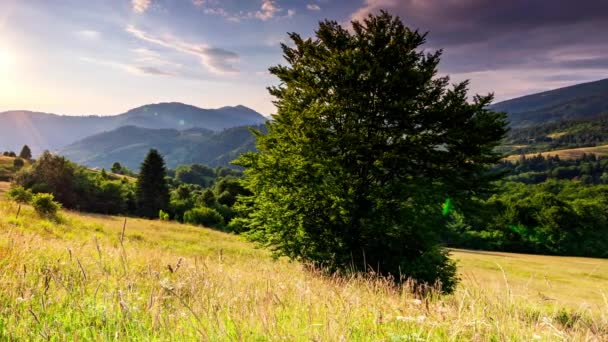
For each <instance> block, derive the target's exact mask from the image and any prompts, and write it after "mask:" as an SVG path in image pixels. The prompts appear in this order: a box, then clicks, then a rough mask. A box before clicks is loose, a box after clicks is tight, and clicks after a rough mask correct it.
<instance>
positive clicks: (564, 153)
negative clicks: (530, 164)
mask: <svg viewBox="0 0 608 342" xmlns="http://www.w3.org/2000/svg"><path fill="white" fill-rule="evenodd" d="M585 153H586V154H595V155H596V156H598V157H605V156H608V145H602V146H593V147H580V148H571V149H566V150H554V151H547V152H536V153H528V154H526V155H525V156H526V158H531V157H534V156H537V155H539V154H541V155H543V156H544V157H548V156H556V155H558V156H559V157H560V158H561V159H577V158H580V157H581V156H582V155H583V154H585ZM520 156H521V155H519V154H514V155H511V156H508V157H507V158H505V160H508V161H517V160H518V159H519V158H520Z"/></svg>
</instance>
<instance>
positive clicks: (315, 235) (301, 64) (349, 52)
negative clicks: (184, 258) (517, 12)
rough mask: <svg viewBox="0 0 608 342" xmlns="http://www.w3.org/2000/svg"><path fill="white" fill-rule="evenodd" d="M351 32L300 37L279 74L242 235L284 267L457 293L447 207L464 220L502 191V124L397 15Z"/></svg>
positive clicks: (334, 29) (249, 167)
mask: <svg viewBox="0 0 608 342" xmlns="http://www.w3.org/2000/svg"><path fill="white" fill-rule="evenodd" d="M352 25H353V27H352V30H348V29H346V28H344V27H342V26H340V25H339V24H338V23H336V22H333V21H324V22H322V23H320V25H319V28H318V30H317V31H316V34H315V37H314V38H311V39H306V40H304V39H302V37H301V36H300V35H298V34H296V33H292V34H290V37H291V40H292V41H293V45H292V46H293V47H291V46H288V45H285V44H284V45H283V46H282V49H283V54H284V58H285V60H286V62H287V65H279V66H275V67H272V68H271V69H270V72H271V73H272V74H273V75H275V76H276V77H278V79H279V81H280V83H279V85H278V86H275V87H271V88H269V91H270V93H271V95H273V96H274V97H275V98H276V100H275V104H276V106H277V114H276V115H275V116H274V120H272V121H271V122H269V123H267V128H268V132H267V134H263V133H262V132H259V131H258V132H255V134H256V138H257V149H258V152H251V153H247V154H244V155H243V156H241V157H240V158H239V159H238V161H237V163H238V164H239V165H241V166H243V167H245V175H246V179H245V184H246V185H247V187H248V189H249V190H250V191H251V192H252V193H253V195H252V196H246V197H242V198H241V202H240V204H239V207H240V210H241V211H242V213H243V214H244V219H242V220H241V223H242V225H243V227H244V229H247V230H249V233H248V234H249V236H250V237H251V238H252V239H254V240H257V241H260V242H262V243H264V244H265V245H267V246H269V247H271V248H272V249H273V251H274V252H275V253H277V254H278V255H286V256H289V257H291V258H294V259H298V260H303V261H307V262H312V263H314V264H317V265H320V266H323V267H325V268H326V269H328V270H330V271H343V270H358V271H369V270H373V271H375V272H377V273H380V274H384V275H388V276H392V277H394V278H395V280H397V281H400V280H403V279H405V278H408V277H411V278H414V279H417V280H419V281H421V282H426V283H434V282H441V284H442V286H443V289H444V290H445V291H451V290H452V289H453V287H454V285H455V281H456V279H455V278H456V276H455V272H456V270H455V265H454V263H453V262H451V261H450V260H449V258H448V256H447V252H445V251H444V250H442V249H441V248H439V247H438V241H439V238H438V232H439V230H440V229H442V228H443V227H444V226H445V217H443V215H442V214H441V209H442V203H444V202H445V201H446V199H450V201H451V203H454V205H455V206H461V207H465V206H466V203H467V199H468V198H470V197H472V196H480V195H481V194H484V193H487V192H489V191H490V190H491V187H490V186H489V184H490V181H491V180H492V179H493V176H492V175H490V174H489V173H488V172H487V171H488V168H489V166H491V165H493V164H495V163H496V162H497V161H498V160H499V159H500V157H501V156H500V155H499V154H498V153H496V152H495V151H494V150H495V147H496V146H497V144H498V143H499V141H500V140H501V139H502V138H503V137H504V135H505V133H506V118H505V114H504V113H496V112H493V111H491V110H490V109H488V105H489V104H490V103H491V101H492V96H491V95H488V96H479V95H476V96H473V97H472V100H471V101H469V100H468V89H467V85H468V83H467V82H462V83H458V84H455V85H453V86H451V87H450V86H449V78H448V77H439V76H438V74H437V66H438V64H439V61H440V56H441V51H437V52H433V53H425V52H423V51H422V45H423V44H424V43H425V34H421V33H419V32H418V31H414V30H411V29H409V28H407V27H405V26H404V25H403V23H402V22H401V21H400V19H399V18H396V17H392V16H391V15H389V14H388V13H386V12H382V13H381V14H380V15H377V16H372V15H370V16H369V17H368V18H366V19H365V20H364V21H362V22H357V21H355V22H353V23H352Z"/></svg>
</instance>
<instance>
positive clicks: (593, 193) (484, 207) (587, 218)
mask: <svg viewBox="0 0 608 342" xmlns="http://www.w3.org/2000/svg"><path fill="white" fill-rule="evenodd" d="M501 190H502V191H501V192H500V193H498V194H496V195H494V196H492V197H491V198H489V199H488V200H487V201H480V202H478V211H477V212H476V213H471V215H470V216H465V215H462V214H461V213H454V215H453V216H452V217H451V223H450V224H449V225H448V231H447V232H445V234H444V240H445V241H446V242H447V243H448V244H450V245H452V246H457V247H465V248H477V249H485V250H502V251H510V252H523V253H537V254H555V255H575V256H586V257H608V185H587V186H585V185H583V184H581V182H577V181H557V180H550V181H547V182H544V183H541V184H537V185H525V184H522V183H514V182H505V183H504V184H502V186H501Z"/></svg>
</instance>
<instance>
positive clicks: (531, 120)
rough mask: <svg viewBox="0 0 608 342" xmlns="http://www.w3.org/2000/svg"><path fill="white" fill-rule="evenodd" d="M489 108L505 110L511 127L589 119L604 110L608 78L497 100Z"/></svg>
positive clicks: (607, 103) (607, 105)
mask: <svg viewBox="0 0 608 342" xmlns="http://www.w3.org/2000/svg"><path fill="white" fill-rule="evenodd" d="M492 109H494V110H497V111H503V112H506V113H508V114H509V120H510V122H511V126H512V127H526V126H533V125H536V124H540V123H547V122H554V121H560V120H580V119H586V118H590V117H593V116H596V115H598V114H602V113H608V79H604V80H600V81H595V82H589V83H583V84H577V85H574V86H570V87H565V88H560V89H555V90H549V91H545V92H542V93H537V94H532V95H527V96H523V97H519V98H515V99H512V100H508V101H504V102H499V103H496V104H494V105H493V106H492Z"/></svg>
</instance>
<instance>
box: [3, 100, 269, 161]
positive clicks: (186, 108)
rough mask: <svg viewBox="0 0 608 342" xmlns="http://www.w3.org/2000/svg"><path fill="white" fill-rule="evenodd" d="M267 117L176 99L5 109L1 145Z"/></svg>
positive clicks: (219, 125) (60, 144)
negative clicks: (116, 110) (117, 107)
mask: <svg viewBox="0 0 608 342" xmlns="http://www.w3.org/2000/svg"><path fill="white" fill-rule="evenodd" d="M266 120H267V119H266V118H265V117H264V116H263V115H261V114H260V113H258V112H256V111H254V110H252V109H250V108H247V107H244V106H236V107H222V108H218V109H202V108H198V107H195V106H191V105H186V104H183V103H177V102H173V103H158V104H150V105H145V106H141V107H138V108H134V109H131V110H129V111H128V112H126V113H123V114H119V115H110V116H68V115H56V114H49V113H38V112H30V111H8V112H3V113H0V149H2V150H18V149H20V148H21V146H23V145H25V144H27V145H29V146H30V147H31V148H32V149H33V151H34V153H36V152H38V153H40V152H42V151H43V150H51V151H58V150H61V149H63V148H65V147H66V146H68V145H69V144H71V143H74V142H76V141H78V140H81V139H84V138H86V137H89V136H92V135H95V134H99V133H102V132H108V131H112V130H115V129H118V128H120V127H124V126H137V127H141V128H149V129H174V130H187V129H191V128H201V129H206V130H210V131H221V130H223V129H226V128H231V127H237V126H248V125H259V124H261V123H263V122H265V121H266Z"/></svg>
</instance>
